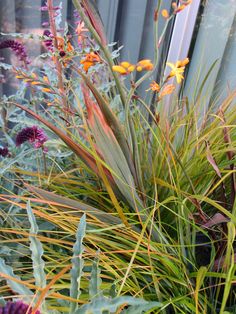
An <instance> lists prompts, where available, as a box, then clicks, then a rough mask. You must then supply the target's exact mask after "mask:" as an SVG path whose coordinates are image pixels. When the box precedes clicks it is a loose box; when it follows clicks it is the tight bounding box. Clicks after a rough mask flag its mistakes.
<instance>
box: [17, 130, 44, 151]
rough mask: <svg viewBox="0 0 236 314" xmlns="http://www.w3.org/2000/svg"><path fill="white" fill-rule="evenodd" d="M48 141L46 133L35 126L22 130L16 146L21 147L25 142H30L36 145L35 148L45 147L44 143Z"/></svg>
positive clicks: (18, 135)
mask: <svg viewBox="0 0 236 314" xmlns="http://www.w3.org/2000/svg"><path fill="white" fill-rule="evenodd" d="M47 140H48V137H47V136H46V135H45V133H44V131H43V130H42V129H40V128H39V127H37V126H36V125H33V126H31V127H27V128H24V129H22V130H21V131H20V132H19V133H18V134H17V136H16V146H20V145H21V144H23V143H25V142H30V143H32V144H34V148H40V147H43V145H44V143H45V142H46V141H47Z"/></svg>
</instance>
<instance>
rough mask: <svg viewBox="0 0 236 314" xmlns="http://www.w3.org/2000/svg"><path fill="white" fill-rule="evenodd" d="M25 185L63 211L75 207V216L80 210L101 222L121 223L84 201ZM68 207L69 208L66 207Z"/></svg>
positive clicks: (79, 214) (116, 218)
mask: <svg viewBox="0 0 236 314" xmlns="http://www.w3.org/2000/svg"><path fill="white" fill-rule="evenodd" d="M25 186H26V187H27V189H28V190H29V191H31V192H33V193H34V194H35V195H37V196H38V197H40V198H41V199H42V200H47V201H48V202H53V203H57V204H58V205H55V204H54V206H58V207H60V205H61V207H60V209H61V210H63V211H65V212H66V211H71V209H77V210H78V211H77V212H74V213H73V215H76V216H81V212H80V211H83V212H86V214H87V215H88V216H94V217H96V218H97V219H99V220H100V221H102V222H105V223H109V224H121V223H122V222H121V220H120V219H119V218H118V217H115V216H113V215H111V214H109V213H104V212H102V211H101V210H99V209H97V208H95V207H92V206H90V205H87V204H85V203H82V202H79V201H76V200H72V199H70V198H67V197H63V196H60V195H57V194H55V193H52V192H48V191H45V190H43V189H40V188H38V187H35V186H32V185H29V184H26V183H25ZM68 208H69V209H68Z"/></svg>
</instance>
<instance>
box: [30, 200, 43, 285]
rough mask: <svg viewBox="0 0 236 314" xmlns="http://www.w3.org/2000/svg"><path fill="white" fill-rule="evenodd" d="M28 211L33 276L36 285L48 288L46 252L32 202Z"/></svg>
mask: <svg viewBox="0 0 236 314" xmlns="http://www.w3.org/2000/svg"><path fill="white" fill-rule="evenodd" d="M26 210H27V214H28V219H29V222H30V226H31V228H30V234H31V235H30V236H29V240H30V250H31V259H32V263H33V274H34V278H35V284H36V286H38V287H40V288H45V287H46V284H47V282H46V274H45V272H44V267H45V262H44V260H43V259H42V256H43V253H44V250H43V246H42V243H41V242H40V241H39V240H38V239H37V237H36V236H37V234H38V225H37V222H36V219H35V216H34V213H33V211H32V208H31V206H30V201H28V202H27V205H26Z"/></svg>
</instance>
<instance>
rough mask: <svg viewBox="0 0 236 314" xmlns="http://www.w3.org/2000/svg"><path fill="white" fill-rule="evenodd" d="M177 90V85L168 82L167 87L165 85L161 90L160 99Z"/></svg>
mask: <svg viewBox="0 0 236 314" xmlns="http://www.w3.org/2000/svg"><path fill="white" fill-rule="evenodd" d="M174 90H175V86H174V85H173V84H168V85H166V86H165V87H163V89H162V91H161V92H160V97H159V98H160V99H161V98H162V97H164V96H166V95H169V94H172V93H173V91H174Z"/></svg>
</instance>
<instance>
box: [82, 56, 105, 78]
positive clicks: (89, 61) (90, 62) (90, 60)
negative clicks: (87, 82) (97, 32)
mask: <svg viewBox="0 0 236 314" xmlns="http://www.w3.org/2000/svg"><path fill="white" fill-rule="evenodd" d="M99 62H101V58H100V57H99V55H98V54H96V53H95V52H90V53H87V54H86V55H85V58H84V59H82V60H81V61H80V64H82V65H83V67H84V71H85V72H86V73H87V72H88V69H89V68H90V67H91V66H94V65H95V64H96V63H99Z"/></svg>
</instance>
